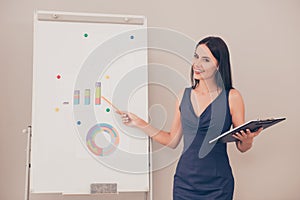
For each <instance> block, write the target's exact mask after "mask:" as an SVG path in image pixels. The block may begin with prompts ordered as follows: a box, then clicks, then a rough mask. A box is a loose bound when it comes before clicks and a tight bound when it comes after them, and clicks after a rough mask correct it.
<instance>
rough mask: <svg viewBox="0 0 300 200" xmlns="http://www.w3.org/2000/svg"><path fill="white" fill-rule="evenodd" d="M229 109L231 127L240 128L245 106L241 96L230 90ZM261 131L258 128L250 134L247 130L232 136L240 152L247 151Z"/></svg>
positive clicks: (242, 122)
mask: <svg viewBox="0 0 300 200" xmlns="http://www.w3.org/2000/svg"><path fill="white" fill-rule="evenodd" d="M229 107H230V113H231V116H232V124H233V127H234V128H235V127H237V126H240V125H242V124H244V123H245V106H244V101H243V98H242V95H241V94H240V93H239V91H238V90H236V89H232V90H230V92H229ZM261 131H262V128H260V129H259V130H258V131H256V132H250V131H249V130H246V132H244V131H240V132H237V133H236V134H235V135H233V137H234V138H236V139H238V141H237V142H236V147H237V149H238V150H239V151H240V152H246V151H248V150H249V149H250V148H251V147H252V144H253V139H254V137H256V136H257V135H259V133H260V132H261Z"/></svg>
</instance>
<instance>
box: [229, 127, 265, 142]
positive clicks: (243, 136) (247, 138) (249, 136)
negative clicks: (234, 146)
mask: <svg viewBox="0 0 300 200" xmlns="http://www.w3.org/2000/svg"><path fill="white" fill-rule="evenodd" d="M262 130H263V128H260V129H258V130H257V131H255V132H251V131H250V130H249V129H247V130H246V132H245V131H243V130H242V131H240V132H237V133H235V134H233V135H232V136H233V137H234V138H236V139H238V140H239V141H240V142H241V143H244V144H252V143H253V139H254V137H256V136H258V135H259V134H260V132H261V131H262Z"/></svg>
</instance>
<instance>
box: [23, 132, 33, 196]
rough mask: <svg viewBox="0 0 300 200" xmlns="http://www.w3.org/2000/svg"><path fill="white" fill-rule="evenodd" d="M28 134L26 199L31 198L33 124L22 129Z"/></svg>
mask: <svg viewBox="0 0 300 200" xmlns="http://www.w3.org/2000/svg"><path fill="white" fill-rule="evenodd" d="M22 132H23V133H24V134H27V146H26V150H25V151H26V165H25V167H26V174H25V194H24V199H25V200H29V189H30V162H31V161H30V154H31V126H28V127H27V128H26V129H23V131H22Z"/></svg>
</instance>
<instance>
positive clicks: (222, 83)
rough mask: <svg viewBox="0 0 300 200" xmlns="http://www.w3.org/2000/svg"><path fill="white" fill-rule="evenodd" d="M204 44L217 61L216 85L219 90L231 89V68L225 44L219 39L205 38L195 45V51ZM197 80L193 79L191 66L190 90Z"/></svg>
mask: <svg viewBox="0 0 300 200" xmlns="http://www.w3.org/2000/svg"><path fill="white" fill-rule="evenodd" d="M201 44H205V45H206V46H207V47H208V48H209V50H210V51H211V53H212V54H213V56H214V57H215V58H216V59H217V61H218V63H219V70H218V71H219V72H217V73H216V77H215V78H216V82H217V85H218V86H219V87H221V88H225V90H230V89H232V88H233V87H232V79H231V66H230V58H229V50H228V47H227V45H226V43H225V42H224V41H223V40H222V39H221V38H219V37H212V36H210V37H206V38H204V39H203V40H201V41H200V42H199V43H198V44H197V45H196V49H197V47H198V46H199V45H201ZM199 81H200V80H198V79H194V70H193V66H192V69H191V83H192V88H193V89H195V88H196V87H197V86H198V84H199Z"/></svg>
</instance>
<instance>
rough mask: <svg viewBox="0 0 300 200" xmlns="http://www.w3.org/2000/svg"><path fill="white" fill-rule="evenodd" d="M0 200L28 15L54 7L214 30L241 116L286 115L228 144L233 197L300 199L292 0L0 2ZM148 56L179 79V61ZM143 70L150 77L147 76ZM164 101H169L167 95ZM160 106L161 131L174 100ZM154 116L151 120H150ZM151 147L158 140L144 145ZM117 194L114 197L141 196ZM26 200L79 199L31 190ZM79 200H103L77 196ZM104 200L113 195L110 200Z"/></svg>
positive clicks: (163, 181) (25, 81)
mask: <svg viewBox="0 0 300 200" xmlns="http://www.w3.org/2000/svg"><path fill="white" fill-rule="evenodd" d="M0 9H1V10H0V11H1V12H0V25H1V37H0V41H1V43H0V44H1V48H0V50H1V53H0V55H1V59H0V70H1V73H0V74H1V79H0V88H1V90H0V91H1V93H2V94H1V103H0V106H1V112H0V125H1V126H0V149H1V151H0V158H1V164H0V199H1V200H17V199H23V195H24V182H25V181H24V180H25V158H26V157H25V155H26V154H25V148H26V136H25V135H24V134H22V132H21V131H22V129H23V128H25V127H27V125H29V124H30V123H31V95H32V89H31V85H32V50H33V49H32V43H33V31H32V30H33V11H34V10H35V9H40V10H60V11H72V12H97V13H111V14H137V15H145V16H147V18H148V26H150V27H151V26H155V27H167V28H171V29H175V30H177V31H179V32H182V33H184V34H186V35H188V36H190V37H191V38H193V39H195V40H199V39H201V38H202V37H204V36H206V35H211V34H214V35H220V36H222V37H223V38H224V39H225V40H226V41H227V43H228V45H229V48H230V52H231V58H232V67H233V79H234V85H235V87H236V88H237V89H238V90H239V91H240V92H241V93H242V95H243V96H244V100H245V104H246V119H247V120H250V119H253V118H257V117H260V118H265V117H269V116H275V117H279V116H286V117H287V121H286V122H284V123H282V124H280V125H278V126H276V127H274V128H272V129H269V130H266V131H265V132H264V133H263V134H262V135H260V136H259V137H258V138H257V139H256V141H255V144H254V148H253V149H252V150H251V151H249V152H247V153H245V154H241V153H239V152H238V151H237V150H236V148H235V146H234V145H232V144H230V145H229V155H230V159H231V164H232V167H233V171H234V175H235V180H236V188H235V199H236V200H269V199H270V200H282V199H285V200H296V199H300V193H299V188H300V173H299V169H300V156H299V153H298V152H299V146H300V142H299V141H300V134H299V128H298V127H297V125H298V124H299V123H298V121H299V120H298V115H299V114H300V112H299V111H300V106H299V102H300V90H299V83H298V82H297V80H299V73H300V65H299V46H300V37H299V35H300V27H299V24H300V12H299V10H300V2H299V1H298V0H286V1H279V0H278V1H271V0H270V1H259V0H252V1H247V2H242V3H241V1H238V0H236V1H233V0H228V1H220V2H218V3H217V2H216V1H201V0H191V1H177V2H176V1H174V0H173V1H172V0H164V1H159V0H152V1H143V0H126V1H116V0H111V1H104V0H85V1H78V0H64V1H61V0H27V1H17V0H0ZM149 55H150V58H149V61H150V62H158V63H163V64H167V65H169V66H171V67H172V68H174V69H176V70H178V71H179V72H182V73H184V74H185V75H186V76H187V77H188V75H189V73H188V70H187V63H184V62H181V61H179V60H178V58H174V57H172V56H170V55H165V54H160V53H159V52H150V54H149ZM150 76H151V73H150ZM161 92H163V91H161V90H160V88H155V87H153V88H150V94H149V98H150V99H149V102H150V105H151V104H154V103H157V101H158V100H157V99H158V98H159V97H160V93H161ZM171 99H172V98H171ZM162 102H164V103H163V105H166V106H165V109H166V110H167V112H168V121H167V123H166V125H165V128H166V129H168V128H169V127H170V121H171V119H172V116H171V115H172V113H173V107H174V103H173V102H170V103H166V102H168V100H167V99H162ZM154 117H157V118H159V117H160V116H154ZM154 147H155V148H160V146H159V145H157V144H156V145H154ZM175 165H176V163H173V164H172V165H170V166H167V167H166V168H164V169H162V170H159V171H156V172H154V174H153V178H154V180H153V181H154V183H153V184H154V200H166V199H171V194H172V180H173V174H174V170H175ZM143 198H144V197H143V195H140V194H135V193H134V194H123V195H121V196H120V197H119V199H130V200H132V199H143ZM32 199H41V200H49V199H62V200H68V199H83V197H74V196H68V197H61V196H58V195H38V196H32ZM84 199H109V197H105V198H100V197H86V196H84ZM112 199H114V198H112Z"/></svg>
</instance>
